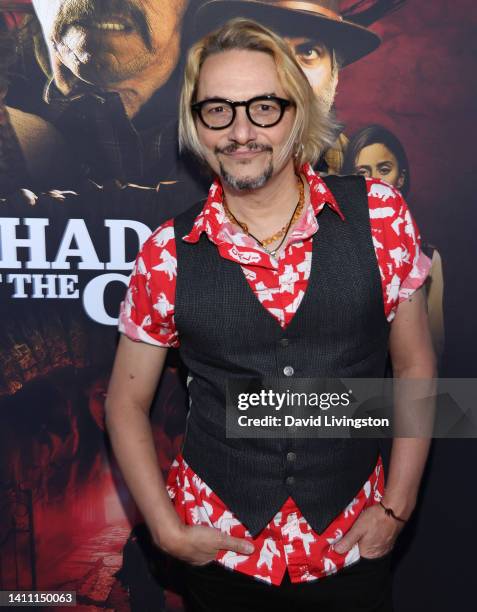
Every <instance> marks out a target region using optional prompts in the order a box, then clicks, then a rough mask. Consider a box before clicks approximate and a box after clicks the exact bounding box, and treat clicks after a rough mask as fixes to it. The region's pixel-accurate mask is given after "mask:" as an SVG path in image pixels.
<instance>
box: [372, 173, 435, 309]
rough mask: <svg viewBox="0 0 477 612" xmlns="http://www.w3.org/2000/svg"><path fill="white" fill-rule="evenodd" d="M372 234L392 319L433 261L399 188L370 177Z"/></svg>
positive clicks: (417, 287)
mask: <svg viewBox="0 0 477 612" xmlns="http://www.w3.org/2000/svg"><path fill="white" fill-rule="evenodd" d="M367 185H368V203H369V214H370V220H371V233H372V238H373V244H374V248H375V251H376V256H377V260H378V265H379V270H380V273H381V280H382V288H383V301H384V310H385V315H386V318H387V320H388V321H392V319H393V318H394V316H395V314H396V310H397V307H398V306H399V304H400V303H401V302H403V301H405V300H407V299H409V298H410V297H411V295H412V294H413V293H414V292H415V291H417V290H418V289H419V288H420V287H422V285H423V284H424V283H425V281H426V278H427V276H428V274H429V270H430V267H431V260H430V259H429V257H427V255H425V254H424V253H423V251H422V250H421V236H420V233H419V229H418V227H417V224H416V222H415V221H414V219H413V217H412V215H411V212H410V210H409V207H408V205H407V204H406V202H405V200H404V198H403V196H402V195H401V193H400V192H399V191H398V190H397V189H394V188H393V187H391V186H390V185H388V184H387V183H385V182H384V181H378V180H374V179H368V180H367Z"/></svg>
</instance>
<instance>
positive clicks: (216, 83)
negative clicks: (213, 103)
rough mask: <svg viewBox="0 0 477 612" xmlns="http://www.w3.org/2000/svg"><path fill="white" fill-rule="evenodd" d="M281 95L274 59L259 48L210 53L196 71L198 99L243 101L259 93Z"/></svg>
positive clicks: (282, 93) (281, 89)
mask: <svg viewBox="0 0 477 612" xmlns="http://www.w3.org/2000/svg"><path fill="white" fill-rule="evenodd" d="M272 93H273V94H276V95H277V96H284V95H285V92H284V90H283V87H282V85H281V83H280V79H279V77H278V72H277V69H276V66H275V61H274V59H273V58H272V56H271V55H269V54H268V53H264V52H263V51H247V50H242V49H234V50H232V51H223V52H221V53H215V54H214V55H210V56H209V57H208V58H207V59H206V60H205V62H204V63H203V65H202V68H201V70H200V74H199V83H198V97H199V98H202V99H203V98H213V97H220V98H229V99H231V100H246V99H249V98H253V97H254V96H257V95H261V94H272Z"/></svg>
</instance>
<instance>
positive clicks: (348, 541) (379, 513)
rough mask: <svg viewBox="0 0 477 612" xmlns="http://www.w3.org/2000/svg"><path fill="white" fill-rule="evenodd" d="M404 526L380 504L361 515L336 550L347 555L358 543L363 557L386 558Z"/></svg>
mask: <svg viewBox="0 0 477 612" xmlns="http://www.w3.org/2000/svg"><path fill="white" fill-rule="evenodd" d="M403 526H404V524H403V523H400V522H399V521H397V520H396V519H394V518H393V517H392V516H387V515H386V513H385V512H384V509H383V508H382V507H381V506H380V505H379V504H375V505H374V506H371V507H370V508H368V509H367V510H364V511H363V512H362V513H361V515H360V516H359V518H358V519H357V520H356V522H355V523H354V525H353V526H352V527H351V529H350V530H349V531H348V533H347V534H346V535H345V536H344V538H342V539H341V540H340V541H339V543H338V544H336V546H335V547H334V550H335V551H336V552H337V553H340V554H345V553H347V552H348V551H349V550H351V549H352V548H353V546H354V545H355V544H356V543H357V544H358V547H359V554H360V556H361V557H364V558H366V559H375V558H378V557H384V555H386V554H387V553H388V552H390V551H391V549H392V548H393V546H394V542H395V541H396V538H397V537H398V535H399V533H400V531H401V530H402V528H403Z"/></svg>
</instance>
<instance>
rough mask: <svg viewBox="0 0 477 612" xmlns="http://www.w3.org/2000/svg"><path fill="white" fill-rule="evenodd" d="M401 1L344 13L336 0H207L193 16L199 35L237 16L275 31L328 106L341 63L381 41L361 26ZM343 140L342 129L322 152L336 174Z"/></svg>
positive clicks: (323, 165)
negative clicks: (333, 141) (288, 45)
mask: <svg viewBox="0 0 477 612" xmlns="http://www.w3.org/2000/svg"><path fill="white" fill-rule="evenodd" d="M357 4H358V5H360V3H357ZM401 4H402V0H398V1H396V0H384V1H377V2H372V3H368V5H367V8H366V10H364V11H363V10H360V11H359V12H356V11H355V10H354V8H355V7H354V6H353V7H349V9H348V10H347V11H346V15H345V17H343V16H342V15H341V13H340V10H339V3H338V2H337V0H312V1H311V2H310V1H304V0H294V1H292V2H289V1H288V0H209V1H208V2H206V3H205V4H204V5H203V6H201V7H200V8H199V9H198V11H197V14H196V16H195V21H196V28H197V31H198V32H200V33H203V34H205V33H206V32H209V31H211V30H213V29H215V28H216V27H218V26H219V25H220V24H221V23H224V22H225V21H227V19H230V18H231V17H235V16H239V15H240V16H241V17H248V18H250V19H254V20H255V21H258V22H260V23H263V24H264V25H266V26H267V27H270V28H272V29H274V30H275V31H276V32H279V33H280V34H281V35H282V36H284V37H285V39H286V40H287V42H288V43H289V44H290V46H291V47H292V49H293V52H294V54H295V57H296V59H297V61H298V63H299V64H300V66H301V68H302V69H303V72H304V73H305V74H306V76H307V77H308V80H309V82H310V85H311V86H312V88H313V90H314V92H315V94H316V95H317V96H318V97H319V98H321V99H322V100H323V101H324V103H325V106H326V107H327V108H328V110H330V111H331V109H332V106H333V103H334V100H335V97H336V90H337V86H338V74H339V70H340V68H344V67H346V66H348V65H350V64H352V63H354V62H356V61H357V60H359V59H361V58H363V57H365V56H367V55H368V54H370V53H372V52H373V51H374V50H376V49H377V48H378V46H379V44H380V39H379V36H377V34H375V33H374V32H372V31H371V30H369V29H368V28H367V27H364V26H368V25H370V24H371V23H373V22H374V21H376V20H377V19H380V18H382V17H383V16H384V15H386V14H387V13H389V12H391V11H393V10H395V9H396V8H398V7H399V6H400V5H401ZM346 144H347V138H346V136H345V135H344V133H341V134H340V135H339V137H338V139H337V141H336V142H335V143H334V145H333V146H332V147H330V148H329V149H328V150H327V151H326V154H325V157H324V159H323V160H322V163H321V167H320V170H321V169H322V170H323V171H326V172H330V173H333V174H338V173H339V171H340V169H341V165H342V163H343V156H344V150H345V149H346Z"/></svg>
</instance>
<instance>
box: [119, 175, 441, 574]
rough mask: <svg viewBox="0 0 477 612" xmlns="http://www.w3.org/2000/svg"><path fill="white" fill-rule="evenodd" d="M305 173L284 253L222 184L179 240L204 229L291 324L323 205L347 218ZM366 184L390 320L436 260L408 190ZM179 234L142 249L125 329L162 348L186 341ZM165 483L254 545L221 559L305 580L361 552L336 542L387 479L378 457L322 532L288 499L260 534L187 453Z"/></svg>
mask: <svg viewBox="0 0 477 612" xmlns="http://www.w3.org/2000/svg"><path fill="white" fill-rule="evenodd" d="M301 172H302V174H303V175H304V176H305V177H306V180H307V181H308V185H309V188H310V203H309V205H308V206H307V207H306V208H305V211H304V213H303V214H302V216H301V218H300V219H299V220H298V222H297V223H296V224H295V226H294V227H293V229H292V231H291V232H290V234H289V236H288V237H287V239H286V243H285V245H284V248H283V249H282V251H281V253H280V254H279V255H278V257H277V258H274V257H272V256H271V255H269V254H268V253H267V252H266V251H265V250H264V249H262V248H261V247H260V246H259V245H258V244H257V242H256V241H255V240H254V239H253V238H251V237H250V236H248V235H246V234H244V232H243V231H242V229H241V228H240V227H238V226H236V225H235V224H233V223H231V222H230V221H229V219H228V218H227V216H226V215H225V212H224V208H223V205H222V188H221V186H220V183H219V182H218V181H215V182H214V183H213V184H212V186H211V188H210V191H209V196H208V199H207V201H206V203H205V205H204V207H203V209H202V211H201V213H200V214H199V215H198V216H197V218H196V220H195V222H194V225H193V227H192V230H191V231H190V232H189V234H188V235H187V236H181V237H178V238H181V239H182V240H185V241H187V242H191V243H195V242H197V241H198V240H199V238H200V235H201V233H202V232H205V233H206V235H207V237H208V239H209V240H210V241H211V242H212V243H214V244H215V245H216V246H217V248H218V250H219V253H220V255H221V256H222V257H224V258H226V259H230V260H232V261H235V262H237V263H238V264H239V265H240V266H241V268H242V270H243V273H244V275H245V277H246V279H247V281H248V283H249V285H250V287H251V289H252V290H253V292H254V294H255V295H256V297H257V299H258V300H259V301H260V303H261V304H262V305H263V307H264V308H266V309H267V310H268V311H269V312H270V313H271V314H272V315H273V316H274V317H275V318H276V319H277V321H278V322H279V323H280V325H281V326H282V327H283V328H286V327H287V325H288V324H289V323H290V321H291V320H292V318H293V315H294V313H295V312H296V311H297V309H298V306H299V304H300V302H301V300H302V298H303V296H304V294H305V291H306V288H307V284H308V278H309V275H310V270H311V263H312V261H311V257H312V240H313V236H314V235H315V234H316V233H317V232H319V213H320V211H321V210H322V209H323V208H324V206H330V208H331V209H332V210H333V211H334V212H335V213H336V214H337V215H339V217H340V218H341V219H342V221H343V223H346V219H345V217H344V215H343V214H342V212H341V210H340V208H339V206H338V203H337V202H336V200H335V198H334V197H333V194H332V193H331V192H330V190H329V189H328V187H327V186H326V183H325V182H324V181H323V180H322V179H321V178H320V177H319V176H318V175H317V174H315V173H314V171H313V170H312V168H311V167H310V166H309V165H305V166H304V167H303V168H302V170H301ZM367 188H368V204H369V216H370V226H371V234H372V240H373V244H374V249H375V253H376V258H377V263H378V267H379V271H380V275H381V284H382V292H383V302H384V312H385V316H386V318H387V320H388V321H390V322H391V321H392V320H393V318H394V316H395V313H396V309H397V307H398V305H399V303H400V302H401V301H403V300H406V299H408V298H409V297H410V296H411V295H412V293H413V292H414V291H416V290H417V289H418V288H419V287H420V286H421V285H422V284H423V283H424V281H425V279H426V277H427V274H428V272H429V268H430V263H431V262H430V260H429V258H428V257H426V256H425V255H424V254H423V253H422V252H421V250H420V236H419V231H418V229H417V226H416V224H415V223H414V220H413V219H412V217H411V214H410V212H409V209H408V207H407V205H406V203H405V201H404V199H403V198H402V196H401V194H400V193H399V192H398V191H396V190H395V189H393V188H392V187H391V186H389V185H388V184H386V183H384V182H382V181H379V180H374V179H367ZM175 240H176V237H175V234H174V221H173V220H169V221H167V222H166V223H164V224H163V225H161V226H160V227H159V228H158V229H157V230H156V231H155V232H154V233H153V234H152V236H151V237H150V238H149V239H148V240H147V241H146V242H145V244H144V245H143V247H142V249H141V251H140V253H139V254H138V257H137V259H136V264H135V267H134V270H133V272H132V275H131V280H130V284H129V289H128V291H127V293H126V298H125V300H124V302H123V303H122V305H121V312H120V317H119V330H120V331H121V332H122V333H124V334H126V335H127V336H128V337H129V338H131V339H132V340H136V341H141V342H146V343H149V344H153V345H156V346H161V347H178V346H179V345H180V338H179V335H178V332H177V330H176V327H175V322H174V304H175V287H176V276H177V258H176V257H177V255H176V246H175ZM167 490H168V493H169V496H170V498H171V500H173V503H174V506H175V508H176V511H177V512H178V514H179V516H180V517H181V519H182V520H183V521H184V522H185V523H186V524H190V525H208V526H211V527H215V528H217V529H221V530H222V531H226V532H227V533H228V534H230V535H232V536H236V537H240V538H246V539H249V540H250V541H252V542H253V543H254V545H255V552H254V553H252V554H251V555H240V554H238V553H234V552H232V551H225V550H222V551H219V552H218V554H217V556H216V561H218V562H219V563H222V564H223V565H225V566H227V567H229V568H232V569H234V570H237V571H240V572H242V573H245V574H248V575H249V576H254V577H255V578H257V579H260V580H263V581H266V582H269V583H271V584H280V582H281V580H282V578H283V575H284V573H285V571H286V570H287V568H288V572H289V574H290V579H291V581H292V582H307V581H310V580H315V579H317V578H320V577H322V576H325V575H328V574H332V573H335V572H336V571H338V570H339V569H340V568H342V567H344V566H346V565H349V564H351V563H354V562H355V561H357V560H358V559H359V547H358V545H357V544H356V545H355V546H354V547H353V548H352V549H351V550H350V551H349V552H348V553H347V554H344V555H343V554H338V553H336V552H335V550H334V544H335V543H336V542H337V541H338V540H340V539H341V538H342V537H343V535H344V534H345V533H346V532H347V531H348V530H349V529H350V528H351V526H352V525H353V523H354V521H355V520H356V519H357V518H358V516H359V514H360V512H362V511H363V510H364V509H365V508H366V507H368V506H370V505H373V504H375V503H377V502H379V500H380V499H381V497H382V495H383V492H384V476H383V469H382V463H381V458H379V460H378V462H377V465H376V467H375V469H374V470H373V472H372V473H371V474H370V476H369V478H368V480H367V481H366V482H365V483H364V484H363V487H362V488H361V490H360V491H359V492H357V494H356V496H355V497H354V498H353V499H352V500H351V501H350V503H349V504H348V506H347V507H346V508H345V509H344V510H343V512H342V513H341V514H340V515H339V516H337V517H336V518H335V519H334V520H333V522H332V523H331V524H330V525H328V527H327V528H326V529H325V531H324V532H323V533H321V534H318V533H316V532H314V531H313V530H312V529H311V527H310V525H309V524H308V522H307V521H306V519H305V518H304V517H303V515H302V514H301V512H300V510H299V508H298V507H297V506H296V504H295V503H294V501H293V499H292V498H291V497H289V498H288V499H287V501H286V502H285V503H284V505H283V506H282V508H281V509H280V511H279V512H277V514H276V515H275V517H274V518H273V519H272V520H271V521H270V523H269V524H268V525H267V526H266V527H265V529H263V530H262V531H261V532H260V533H259V534H258V536H257V537H256V538H252V537H251V534H250V533H249V532H248V530H247V529H246V527H245V526H243V525H242V524H241V523H240V522H239V521H238V520H237V519H236V518H235V516H234V514H233V513H232V512H231V511H230V510H228V508H227V507H226V506H225V505H224V503H223V502H222V501H221V500H220V499H219V498H218V497H217V495H216V494H215V493H214V492H213V491H212V490H211V489H210V487H208V485H207V483H205V482H203V481H202V480H201V478H200V477H199V476H198V475H197V474H195V473H194V472H193V470H192V469H191V468H190V466H189V465H187V463H186V461H185V460H184V458H183V457H182V455H181V454H179V455H178V456H177V457H176V459H175V460H174V462H173V464H172V466H171V470H170V472H169V475H168V479H167Z"/></svg>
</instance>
